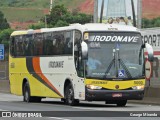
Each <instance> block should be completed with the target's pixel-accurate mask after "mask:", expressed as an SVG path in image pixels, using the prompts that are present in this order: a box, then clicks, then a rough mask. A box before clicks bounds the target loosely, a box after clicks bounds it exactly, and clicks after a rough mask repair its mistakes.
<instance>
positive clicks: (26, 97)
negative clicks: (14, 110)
mask: <svg viewBox="0 0 160 120" xmlns="http://www.w3.org/2000/svg"><path fill="white" fill-rule="evenodd" d="M28 99H29V93H28V91H27V90H25V101H26V102H28Z"/></svg>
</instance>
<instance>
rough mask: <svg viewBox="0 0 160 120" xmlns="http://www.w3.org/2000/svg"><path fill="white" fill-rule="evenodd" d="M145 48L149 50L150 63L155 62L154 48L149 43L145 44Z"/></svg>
mask: <svg viewBox="0 0 160 120" xmlns="http://www.w3.org/2000/svg"><path fill="white" fill-rule="evenodd" d="M145 47H146V49H147V52H148V60H149V61H153V59H154V55H153V48H152V46H151V45H150V44H148V43H145Z"/></svg>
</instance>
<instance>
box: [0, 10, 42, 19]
mask: <svg viewBox="0 0 160 120" xmlns="http://www.w3.org/2000/svg"><path fill="white" fill-rule="evenodd" d="M0 11H2V12H3V13H4V15H5V17H6V18H7V20H8V21H9V22H14V21H19V22H27V21H34V22H35V21H39V20H40V18H42V17H43V16H44V13H43V11H42V10H40V9H18V8H0Z"/></svg>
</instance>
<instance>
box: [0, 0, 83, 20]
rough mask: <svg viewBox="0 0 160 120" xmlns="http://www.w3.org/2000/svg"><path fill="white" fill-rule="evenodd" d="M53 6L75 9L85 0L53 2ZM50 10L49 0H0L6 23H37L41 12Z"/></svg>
mask: <svg viewBox="0 0 160 120" xmlns="http://www.w3.org/2000/svg"><path fill="white" fill-rule="evenodd" d="M53 1H54V4H53V6H54V5H62V4H63V5H64V6H65V7H66V8H69V10H73V9H75V8H77V7H78V6H79V5H80V4H81V3H83V2H84V1H85V0H53ZM44 9H48V10H49V9H50V0H0V11H2V12H3V13H4V16H5V17H6V18H7V21H8V22H28V21H33V22H38V21H39V20H40V19H41V18H42V17H44V13H43V10H44Z"/></svg>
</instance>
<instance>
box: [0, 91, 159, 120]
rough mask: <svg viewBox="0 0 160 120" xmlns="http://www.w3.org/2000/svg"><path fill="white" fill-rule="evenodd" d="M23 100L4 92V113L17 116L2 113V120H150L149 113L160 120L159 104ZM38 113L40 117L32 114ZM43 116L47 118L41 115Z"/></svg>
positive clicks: (0, 98)
mask: <svg viewBox="0 0 160 120" xmlns="http://www.w3.org/2000/svg"><path fill="white" fill-rule="evenodd" d="M22 100H23V97H22V96H15V95H11V94H3V93H0V111H1V116H2V112H3V114H4V113H5V114H6V112H11V111H12V113H11V114H12V117H15V118H2V117H1V118H0V120H5V119H6V120H8V119H15V120H20V119H22V118H21V117H26V116H27V117H28V116H29V117H30V118H23V120H25V119H27V120H28V119H31V120H34V119H35V120H41V119H42V120H44V119H46V120H86V119H87V120H97V119H100V120H106V118H107V117H109V119H111V120H121V119H122V120H128V119H130V120H133V119H137V120H139V119H140V120H150V119H151V118H150V117H149V116H151V117H152V120H158V119H159V117H160V106H158V105H146V104H131V103H129V104H127V106H126V107H116V105H105V104H104V102H85V101H81V102H80V105H78V106H67V105H65V104H64V103H63V102H61V101H60V100H58V99H52V98H47V99H43V100H42V102H41V103H25V102H23V101H22ZM13 111H14V112H13ZM33 113H35V114H33ZM16 115H19V117H17V116H16ZM34 115H35V116H37V117H39V118H31V117H32V116H34ZM41 116H42V117H43V118H40V117H41ZM142 116H143V117H142ZM144 116H145V117H144ZM146 116H147V117H146ZM155 116H158V117H155Z"/></svg>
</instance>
